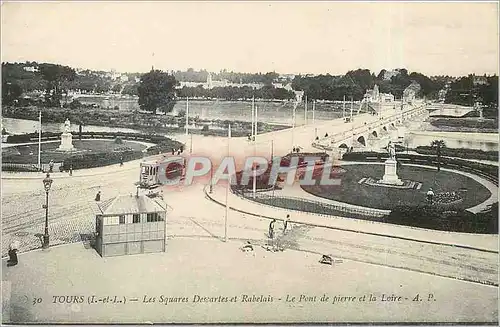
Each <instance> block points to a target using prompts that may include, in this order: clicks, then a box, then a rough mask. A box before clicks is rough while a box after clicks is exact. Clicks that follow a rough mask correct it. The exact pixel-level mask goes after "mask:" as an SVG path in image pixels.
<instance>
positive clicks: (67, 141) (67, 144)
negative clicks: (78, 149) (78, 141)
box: [57, 133, 75, 151]
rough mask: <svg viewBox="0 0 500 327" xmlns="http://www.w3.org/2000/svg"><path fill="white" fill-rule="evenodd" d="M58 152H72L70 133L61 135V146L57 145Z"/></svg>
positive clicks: (73, 148) (71, 136)
mask: <svg viewBox="0 0 500 327" xmlns="http://www.w3.org/2000/svg"><path fill="white" fill-rule="evenodd" d="M57 150H58V151H74V150H75V147H74V146H73V135H72V134H71V133H62V134H61V145H59V148H58V149H57Z"/></svg>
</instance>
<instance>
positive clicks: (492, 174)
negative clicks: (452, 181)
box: [342, 152, 498, 184]
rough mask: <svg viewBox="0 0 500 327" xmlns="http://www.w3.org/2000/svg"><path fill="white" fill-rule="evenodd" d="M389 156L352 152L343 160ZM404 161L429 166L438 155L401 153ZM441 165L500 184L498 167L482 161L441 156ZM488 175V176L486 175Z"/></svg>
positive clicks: (381, 159) (370, 159) (367, 159)
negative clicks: (499, 182)
mask: <svg viewBox="0 0 500 327" xmlns="http://www.w3.org/2000/svg"><path fill="white" fill-rule="evenodd" d="M387 158H388V155H387V154H385V153H379V152H350V153H346V154H344V155H343V156H342V160H346V161H379V162H383V161H384V160H386V159H387ZM396 159H397V160H400V161H401V162H402V163H403V164H404V163H406V162H407V163H415V164H424V165H429V166H436V165H437V157H436V156H432V157H431V156H421V155H414V154H399V155H398V156H397V158H396ZM440 162H441V167H444V168H446V167H447V166H449V167H450V168H452V169H457V170H463V171H466V172H471V173H473V174H477V175H481V176H483V177H486V178H491V179H492V181H493V182H496V183H497V184H498V167H497V166H493V165H488V164H483V163H480V162H475V161H469V160H463V159H458V158H441V160H440ZM484 175H486V176H484Z"/></svg>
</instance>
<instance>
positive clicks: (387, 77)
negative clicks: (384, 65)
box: [383, 70, 399, 81]
mask: <svg viewBox="0 0 500 327" xmlns="http://www.w3.org/2000/svg"><path fill="white" fill-rule="evenodd" d="M398 75H399V71H397V70H386V71H385V72H384V76H383V79H384V80H386V81H390V80H391V79H392V78H393V77H394V76H398Z"/></svg>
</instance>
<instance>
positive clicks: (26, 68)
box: [23, 66, 38, 73]
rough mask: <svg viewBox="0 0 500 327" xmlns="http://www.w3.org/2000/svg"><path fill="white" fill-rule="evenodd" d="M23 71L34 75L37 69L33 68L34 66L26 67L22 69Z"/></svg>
mask: <svg viewBox="0 0 500 327" xmlns="http://www.w3.org/2000/svg"><path fill="white" fill-rule="evenodd" d="M23 69H24V70H25V71H27V72H32V73H35V72H37V71H38V68H37V67H34V66H26V67H23Z"/></svg>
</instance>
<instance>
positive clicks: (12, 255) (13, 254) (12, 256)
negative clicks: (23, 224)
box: [7, 240, 19, 267]
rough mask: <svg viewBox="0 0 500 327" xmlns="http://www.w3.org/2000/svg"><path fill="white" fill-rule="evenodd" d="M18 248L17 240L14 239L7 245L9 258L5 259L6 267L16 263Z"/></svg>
mask: <svg viewBox="0 0 500 327" xmlns="http://www.w3.org/2000/svg"><path fill="white" fill-rule="evenodd" d="M18 249H19V241H17V240H14V241H13V242H12V243H10V245H9V260H8V261H7V267H11V266H15V265H17V263H18V260H17V251H18Z"/></svg>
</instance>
